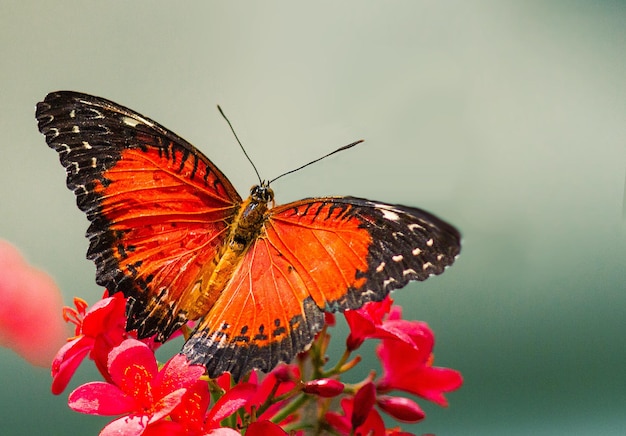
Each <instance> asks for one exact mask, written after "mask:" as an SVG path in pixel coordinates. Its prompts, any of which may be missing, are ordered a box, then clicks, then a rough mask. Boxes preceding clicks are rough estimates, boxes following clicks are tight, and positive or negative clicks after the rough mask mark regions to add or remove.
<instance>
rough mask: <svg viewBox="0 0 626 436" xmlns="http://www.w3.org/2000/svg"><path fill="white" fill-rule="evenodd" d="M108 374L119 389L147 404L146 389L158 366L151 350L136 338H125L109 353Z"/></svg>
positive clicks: (148, 399) (149, 399)
mask: <svg viewBox="0 0 626 436" xmlns="http://www.w3.org/2000/svg"><path fill="white" fill-rule="evenodd" d="M108 367H109V374H110V375H111V379H112V380H113V382H114V383H115V384H116V385H117V386H119V387H120V389H121V390H122V391H124V392H126V393H128V394H129V395H132V396H134V397H135V398H137V399H140V400H141V401H147V402H148V404H149V403H150V402H151V399H152V398H147V397H145V398H144V396H149V397H151V395H148V392H147V390H148V389H149V388H148V385H149V384H150V381H151V380H152V379H153V378H154V377H155V376H156V375H157V372H158V367H157V363H156V359H155V358H154V354H153V353H152V350H150V348H148V346H147V345H146V344H144V343H143V342H140V341H138V340H136V339H126V340H125V341H124V342H122V343H121V344H120V345H118V346H117V347H115V348H113V349H112V350H111V352H110V353H109V363H108Z"/></svg>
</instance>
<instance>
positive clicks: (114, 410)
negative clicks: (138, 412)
mask: <svg viewBox="0 0 626 436" xmlns="http://www.w3.org/2000/svg"><path fill="white" fill-rule="evenodd" d="M68 405H69V406H70V408H71V409H72V410H75V411H76V412H81V413H87V414H90V415H119V414H121V413H129V412H132V411H133V410H135V408H136V407H137V404H136V402H135V399H134V398H133V397H131V396H129V395H127V394H125V393H124V392H122V391H121V390H120V389H119V388H118V387H117V386H114V385H112V384H110V383H105V382H91V383H87V384H84V385H81V386H79V387H77V388H76V389H74V391H73V392H72V393H71V394H70V396H69V398H68Z"/></svg>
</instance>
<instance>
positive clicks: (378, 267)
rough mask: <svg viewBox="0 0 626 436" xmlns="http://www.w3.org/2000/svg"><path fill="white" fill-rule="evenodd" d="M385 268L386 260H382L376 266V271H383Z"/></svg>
mask: <svg viewBox="0 0 626 436" xmlns="http://www.w3.org/2000/svg"><path fill="white" fill-rule="evenodd" d="M384 269H385V262H381V263H380V265H378V266H377V267H376V272H381V271H382V270H384Z"/></svg>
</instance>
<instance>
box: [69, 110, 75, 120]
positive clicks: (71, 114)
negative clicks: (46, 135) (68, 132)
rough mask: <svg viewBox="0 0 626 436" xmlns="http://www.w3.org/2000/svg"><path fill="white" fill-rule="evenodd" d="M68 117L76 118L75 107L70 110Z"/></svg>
mask: <svg viewBox="0 0 626 436" xmlns="http://www.w3.org/2000/svg"><path fill="white" fill-rule="evenodd" d="M70 118H76V109H72V110H71V111H70Z"/></svg>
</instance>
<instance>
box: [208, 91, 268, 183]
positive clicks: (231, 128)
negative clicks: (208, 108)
mask: <svg viewBox="0 0 626 436" xmlns="http://www.w3.org/2000/svg"><path fill="white" fill-rule="evenodd" d="M217 110H218V111H220V114H221V115H222V117H223V118H224V119H225V120H226V122H227V123H228V127H230V131H231V132H233V135H235V139H236V140H237V143H238V144H239V147H241V151H243V154H244V155H245V156H246V159H248V162H250V165H252V168H254V172H255V173H256V176H257V178H258V179H259V184H263V182H262V181H261V176H260V175H259V171H258V170H257V169H256V165H254V162H252V159H250V156H248V152H247V151H246V149H245V148H243V145H242V144H241V141H240V140H239V137H238V136H237V133H235V129H234V128H233V125H232V124H231V123H230V120H229V119H228V117H227V116H226V115H225V114H224V111H223V110H222V108H221V107H220V105H219V104H218V105H217Z"/></svg>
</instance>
